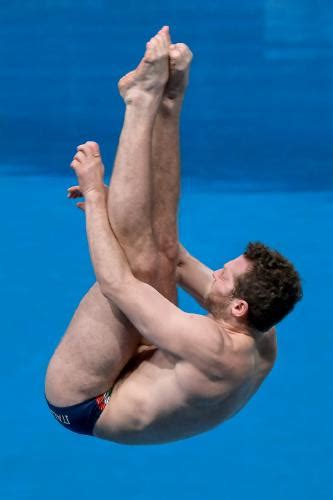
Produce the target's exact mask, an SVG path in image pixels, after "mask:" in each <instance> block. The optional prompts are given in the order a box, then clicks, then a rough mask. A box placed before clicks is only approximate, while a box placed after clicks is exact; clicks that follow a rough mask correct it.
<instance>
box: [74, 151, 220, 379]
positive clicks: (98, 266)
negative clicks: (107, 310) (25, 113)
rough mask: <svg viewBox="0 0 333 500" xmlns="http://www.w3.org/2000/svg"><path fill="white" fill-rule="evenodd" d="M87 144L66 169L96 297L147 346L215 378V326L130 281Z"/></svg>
mask: <svg viewBox="0 0 333 500" xmlns="http://www.w3.org/2000/svg"><path fill="white" fill-rule="evenodd" d="M88 144H89V143H86V145H84V146H80V147H79V153H77V154H76V155H75V157H74V160H73V162H72V163H71V166H72V167H73V168H74V170H75V172H76V174H77V176H78V179H79V184H80V190H81V192H82V194H83V196H84V197H85V214H86V227H87V236H88V243H89V250H90V255H91V260H92V264H93V267H94V270H95V275H96V279H97V281H98V283H99V285H100V288H101V291H102V293H103V294H104V295H105V296H106V297H107V298H108V299H109V300H110V301H113V302H114V303H115V304H116V305H117V306H118V307H119V309H120V310H121V311H122V312H123V313H124V314H125V315H126V316H127V317H128V319H129V320H130V321H131V322H132V324H133V325H134V326H135V327H136V328H137V329H138V330H139V331H140V332H141V333H142V335H143V336H144V338H146V339H148V340H149V341H150V342H151V343H152V344H154V345H156V346H157V347H159V348H160V349H162V350H165V351H168V352H170V353H172V354H173V355H175V356H178V357H179V358H183V359H186V360H187V361H190V362H192V363H193V364H194V365H195V366H197V367H198V368H199V369H201V370H203V371H208V373H209V374H212V372H213V373H214V371H216V372H217V373H218V372H219V370H220V356H221V349H222V348H223V340H222V336H221V333H220V331H219V330H218V328H217V326H216V325H215V323H214V322H213V321H212V320H211V319H210V318H207V317H203V316H197V315H193V314H187V313H184V312H183V311H181V310H180V309H179V308H178V307H176V306H175V305H174V304H172V303H171V302H169V301H168V300H167V299H166V298H165V297H163V296H162V295H161V294H159V293H158V292H157V290H155V289H154V288H153V287H151V286H149V285H148V284H146V283H143V282H141V281H139V280H137V279H136V278H135V277H134V275H133V273H132V271H131V269H130V266H129V264H128V261H127V259H126V256H125V254H124V252H123V250H122V248H121V246H120V245H119V243H118V241H117V239H116V237H115V235H114V233H113V231H112V228H111V226H110V222H109V219H108V213H107V207H106V193H105V190H104V187H103V174H104V169H103V164H102V162H101V161H100V159H99V158H98V159H97V157H98V156H99V154H98V151H97V152H96V151H94V150H96V147H98V146H97V145H95V146H93V149H92V146H91V145H88Z"/></svg>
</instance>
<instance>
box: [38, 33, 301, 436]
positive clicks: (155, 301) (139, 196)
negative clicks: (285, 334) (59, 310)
mask: <svg viewBox="0 0 333 500" xmlns="http://www.w3.org/2000/svg"><path fill="white" fill-rule="evenodd" d="M191 60H192V53H191V51H190V49H189V48H188V47H187V46H186V45H185V44H172V43H171V40H170V34H169V29H168V27H163V28H162V29H161V30H160V31H159V32H158V33H157V34H156V36H154V37H153V38H152V39H151V40H150V41H149V42H148V43H147V46H146V51H145V54H144V57H143V59H142V61H141V62H140V64H139V65H138V67H137V68H136V69H135V70H134V71H132V72H130V73H129V74H128V75H126V76H125V77H124V78H122V79H121V80H120V82H119V91H120V94H121V96H122V97H123V99H124V103H125V117H124V124H123V128H122V131H121V135H120V139H119V145H118V150H117V154H116V158H115V164H114V168H113V171H112V177H111V181H110V186H109V188H108V189H107V188H106V187H105V186H104V183H103V178H104V166H103V162H102V158H101V156H100V150H99V146H98V145H97V144H96V143H95V142H86V143H85V144H83V145H80V146H78V148H77V151H76V152H75V155H74V158H73V161H72V163H71V166H72V168H73V169H74V171H75V173H76V175H77V178H78V185H77V186H73V187H72V188H70V189H69V197H71V198H76V197H78V196H83V197H84V201H82V202H79V203H78V206H80V208H83V209H84V211H85V217H86V229H87V237H88V243H89V249H90V255H91V260H92V264H93V267H94V271H95V275H96V283H95V284H94V285H93V286H92V287H91V288H90V290H89V291H88V292H87V294H86V295H85V296H84V297H83V299H82V301H81V302H80V304H79V306H78V308H77V310H76V311H75V314H74V316H73V319H72V320H71V322H70V324H69V326H68V329H67V331H66V333H65V335H64V337H63V338H62V339H61V341H60V343H59V345H58V347H57V349H56V351H55V353H54V354H53V356H52V358H51V360H50V363H49V366H48V370H47V374H46V385H45V393H46V398H47V401H48V405H49V407H50V410H51V412H52V413H53V415H54V417H55V418H56V419H57V420H58V421H59V422H60V423H61V424H62V425H63V426H64V427H67V428H68V429H70V430H72V431H74V432H78V433H83V434H88V435H93V436H96V437H99V438H103V439H107V440H110V441H115V442H118V443H126V444H153V443H166V442H169V441H174V440H179V439H184V438H188V437H190V436H193V435H196V434H198V433H201V432H205V431H208V430H209V429H212V428H214V427H215V426H217V425H219V424H221V423H222V422H223V421H225V420H226V419H229V418H231V417H232V416H234V415H235V414H236V413H237V412H238V411H239V410H240V409H241V408H242V407H243V406H244V405H245V404H246V403H247V401H248V400H249V399H250V398H251V397H252V396H253V394H254V393H255V392H256V391H257V389H258V388H259V386H260V385H261V383H262V382H263V380H264V379H265V377H266V376H267V375H268V373H269V372H270V370H271V369H272V366H273V364H274V361H275V359H276V349H277V348H276V329H275V325H276V324H277V323H278V322H279V321H281V320H282V319H283V318H284V317H285V316H286V315H287V314H288V313H289V312H290V311H291V310H292V309H293V308H294V306H295V304H296V303H297V301H299V300H300V299H301V297H302V288H301V283H300V277H299V275H298V273H297V271H296V270H295V268H294V266H293V265H292V263H291V262H289V261H288V260H287V259H286V258H285V257H283V256H282V255H281V254H280V253H279V252H277V251H276V250H273V249H270V248H269V247H267V246H266V245H264V244H263V243H260V242H250V243H249V244H248V245H247V247H246V248H245V249H244V251H243V253H242V254H241V255H239V256H237V257H236V258H234V259H233V260H231V261H229V262H227V263H224V265H223V266H222V267H221V269H219V270H216V271H213V270H211V269H209V268H208V267H207V266H205V265H204V264H202V263H201V262H199V261H198V260H197V259H195V258H194V257H193V256H192V255H190V254H189V253H188V252H187V250H186V249H185V248H184V247H183V246H182V245H181V244H180V243H179V241H178V231H177V210H178V200H179V163H180V159H179V120H180V113H181V108H182V103H183V98H184V95H185V90H186V87H187V84H188V80H189V68H190V64H191ZM177 285H179V286H181V287H183V288H184V289H185V290H186V291H187V292H189V293H190V294H191V295H192V296H194V297H195V298H196V299H197V300H198V301H199V303H200V304H201V305H202V306H203V307H204V308H206V310H207V311H208V314H207V315H198V314H189V313H186V312H184V311H182V310H181V309H180V308H179V307H178V303H177Z"/></svg>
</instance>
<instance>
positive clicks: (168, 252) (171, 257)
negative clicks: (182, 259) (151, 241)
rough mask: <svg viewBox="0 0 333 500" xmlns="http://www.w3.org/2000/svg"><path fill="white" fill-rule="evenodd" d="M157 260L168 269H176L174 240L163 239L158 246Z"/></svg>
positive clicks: (176, 253)
mask: <svg viewBox="0 0 333 500" xmlns="http://www.w3.org/2000/svg"><path fill="white" fill-rule="evenodd" d="M158 253H159V260H160V261H161V262H162V263H163V265H165V266H167V267H168V268H170V267H171V268H172V269H176V267H177V264H178V258H179V248H178V241H177V240H176V239H175V238H163V239H161V240H160V241H159V244H158Z"/></svg>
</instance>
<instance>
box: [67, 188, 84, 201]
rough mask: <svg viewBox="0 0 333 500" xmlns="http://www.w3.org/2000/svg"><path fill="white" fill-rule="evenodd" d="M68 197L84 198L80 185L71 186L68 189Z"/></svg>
mask: <svg viewBox="0 0 333 500" xmlns="http://www.w3.org/2000/svg"><path fill="white" fill-rule="evenodd" d="M67 197H68V198H71V199H75V198H82V197H83V194H82V192H81V190H80V186H71V187H69V188H68V189H67Z"/></svg>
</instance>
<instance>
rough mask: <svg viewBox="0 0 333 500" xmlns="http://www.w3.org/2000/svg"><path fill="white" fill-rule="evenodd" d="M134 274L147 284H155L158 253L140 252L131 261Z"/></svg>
mask: <svg viewBox="0 0 333 500" xmlns="http://www.w3.org/2000/svg"><path fill="white" fill-rule="evenodd" d="M131 269H132V273H133V274H134V276H135V277H136V278H137V279H139V280H140V281H144V282H145V283H148V284H149V285H155V283H156V279H157V274H158V254H157V252H156V253H153V252H151V253H149V252H147V253H142V254H139V255H138V256H137V257H136V258H135V259H132V261H131Z"/></svg>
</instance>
